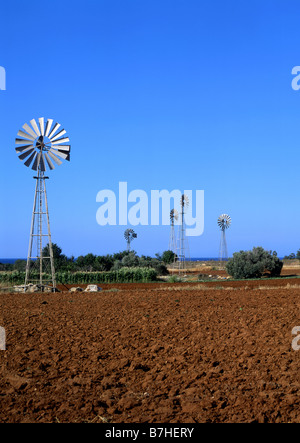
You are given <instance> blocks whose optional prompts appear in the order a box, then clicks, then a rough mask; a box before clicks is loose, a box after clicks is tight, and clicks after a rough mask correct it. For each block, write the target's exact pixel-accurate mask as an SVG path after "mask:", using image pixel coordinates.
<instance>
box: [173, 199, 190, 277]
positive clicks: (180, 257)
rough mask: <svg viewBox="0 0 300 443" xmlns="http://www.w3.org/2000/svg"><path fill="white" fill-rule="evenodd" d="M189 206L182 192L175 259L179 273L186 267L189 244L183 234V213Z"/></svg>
mask: <svg viewBox="0 0 300 443" xmlns="http://www.w3.org/2000/svg"><path fill="white" fill-rule="evenodd" d="M188 206H189V199H188V196H187V195H185V194H182V196H181V199H180V207H181V212H180V226H179V229H178V239H177V251H176V256H175V260H176V261H177V267H178V269H179V274H180V273H181V271H184V270H185V269H186V259H187V258H189V245H188V241H187V238H186V235H185V220H184V214H185V209H186V208H188Z"/></svg>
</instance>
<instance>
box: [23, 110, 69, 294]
mask: <svg viewBox="0 0 300 443" xmlns="http://www.w3.org/2000/svg"><path fill="white" fill-rule="evenodd" d="M30 124H31V126H30V125H29V124H27V123H25V124H24V125H23V127H22V129H20V130H19V131H18V138H16V141H15V143H16V147H15V150H16V152H17V153H18V154H20V155H19V159H20V160H22V161H23V160H25V161H24V165H25V166H27V167H31V169H33V170H34V171H37V176H34V177H33V178H34V179H35V180H36V186H35V194H34V203H33V211H32V218H31V229H30V240H29V248H28V255H27V264H26V274H25V287H24V289H25V290H26V287H27V284H28V282H29V279H30V274H31V271H32V272H35V274H36V275H39V280H37V282H38V283H39V284H40V288H41V289H43V287H44V286H43V274H44V273H46V272H49V271H50V273H51V280H52V288H53V290H55V288H56V281H55V269H54V260H53V249H52V242H51V232H50V221H49V211H48V201H47V192H46V179H48V178H49V177H46V176H45V172H46V167H48V168H49V169H50V170H52V169H54V163H55V164H56V165H60V164H61V163H62V161H61V159H63V160H68V161H69V160H70V149H71V147H70V145H67V144H66V143H67V142H69V138H68V137H66V136H65V134H66V131H65V130H64V129H61V130H60V131H59V132H57V131H58V129H59V128H60V126H61V125H60V124H59V123H55V124H54V125H53V120H52V119H48V120H47V122H46V124H45V120H44V118H43V117H41V118H39V119H38V124H37V122H36V121H35V119H32V120H30ZM52 125H53V126H52ZM47 240H48V245H49V247H48V253H47V255H46V256H43V249H44V247H45V246H46V243H47ZM49 265H50V266H49ZM35 278H36V277H35Z"/></svg>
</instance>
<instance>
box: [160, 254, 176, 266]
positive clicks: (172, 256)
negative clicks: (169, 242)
mask: <svg viewBox="0 0 300 443" xmlns="http://www.w3.org/2000/svg"><path fill="white" fill-rule="evenodd" d="M175 257H176V254H175V253H174V252H173V251H165V252H164V253H163V254H162V256H161V260H162V261H163V262H164V263H166V264H170V263H173V262H174V259H175Z"/></svg>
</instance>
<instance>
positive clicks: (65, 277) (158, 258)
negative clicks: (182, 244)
mask: <svg viewBox="0 0 300 443" xmlns="http://www.w3.org/2000/svg"><path fill="white" fill-rule="evenodd" d="M52 249H53V258H54V267H55V273H56V280H57V282H58V283H63V284H79V283H106V282H111V283H113V282H114V283H117V282H119V283H126V282H150V281H155V280H156V279H157V276H158V275H168V274H169V272H168V269H167V267H166V264H167V263H169V262H170V260H171V258H172V257H171V256H172V254H173V253H172V252H171V251H165V252H164V253H163V254H162V255H160V254H156V255H155V258H153V257H149V256H145V255H142V256H140V257H139V256H138V255H137V254H136V252H135V251H122V252H118V253H115V254H107V255H104V256H101V255H94V254H91V253H89V254H87V255H85V256H83V255H81V256H79V257H78V258H77V259H75V258H74V257H70V258H69V257H67V256H66V255H64V254H63V253H62V249H61V248H60V247H59V246H58V245H57V244H55V243H53V244H52ZM43 255H44V256H49V245H47V246H46V247H45V248H44V249H43ZM173 258H174V254H173ZM35 267H36V269H37V268H38V267H37V266H35ZM25 270H26V260H16V261H15V263H14V264H2V263H0V271H1V272H0V283H5V282H7V283H11V284H22V283H24V280H25ZM30 275H31V279H34V280H38V279H39V278H38V276H39V274H38V271H36V276H35V275H32V272H31V273H30ZM45 279H46V280H47V279H48V276H47V275H44V278H43V280H45ZM49 280H51V278H50V275H49Z"/></svg>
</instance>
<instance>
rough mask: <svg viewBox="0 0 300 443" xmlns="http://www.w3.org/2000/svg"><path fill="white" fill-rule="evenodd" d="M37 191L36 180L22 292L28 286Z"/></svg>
mask: <svg viewBox="0 0 300 443" xmlns="http://www.w3.org/2000/svg"><path fill="white" fill-rule="evenodd" d="M37 191H38V180H37V181H36V186H35V194H34V200H33V210H32V217H31V228H30V238H29V247H28V255H27V263H26V273H25V286H24V292H25V291H26V287H27V284H28V278H29V270H30V264H31V257H32V242H33V235H34V222H35V207H36V197H37Z"/></svg>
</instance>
